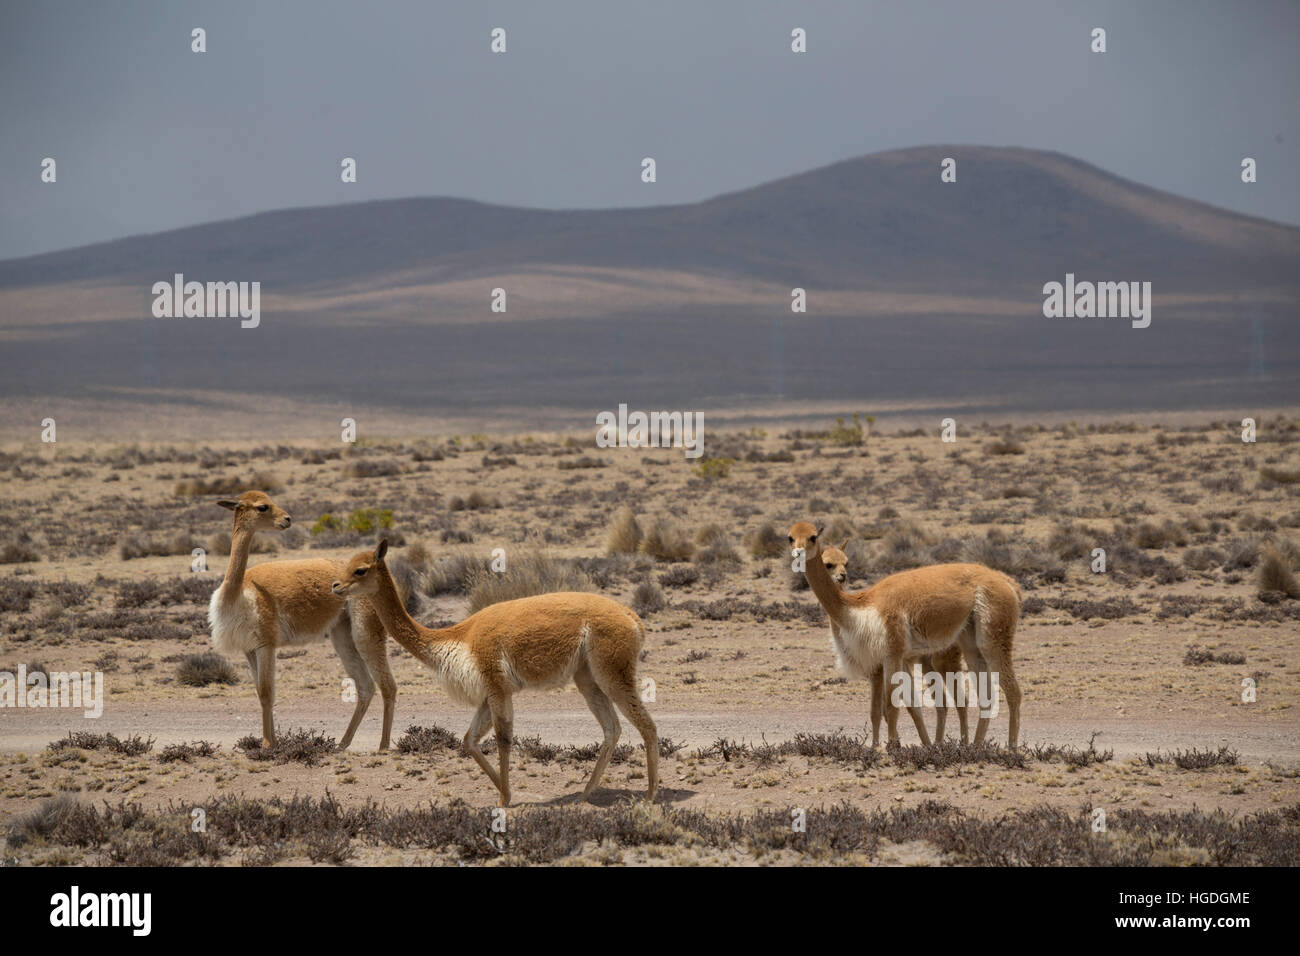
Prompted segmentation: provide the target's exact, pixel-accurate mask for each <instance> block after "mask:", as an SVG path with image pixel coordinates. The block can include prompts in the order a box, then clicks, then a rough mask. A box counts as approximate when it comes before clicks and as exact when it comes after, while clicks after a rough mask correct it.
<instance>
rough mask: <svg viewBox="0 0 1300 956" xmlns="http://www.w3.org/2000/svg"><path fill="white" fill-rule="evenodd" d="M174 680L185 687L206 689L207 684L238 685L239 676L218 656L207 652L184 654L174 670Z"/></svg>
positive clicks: (228, 663) (227, 662)
mask: <svg viewBox="0 0 1300 956" xmlns="http://www.w3.org/2000/svg"><path fill="white" fill-rule="evenodd" d="M176 679H177V680H178V681H180V682H181V683H182V684H184V685H186V686H187V687H207V686H208V685H209V684H238V683H239V675H238V674H237V673H236V672H235V669H234V668H233V667H232V666H231V665H230V661H228V660H226V659H225V658H224V657H222V656H221V655H220V654H216V653H214V652H212V651H207V652H205V653H203V654H186V655H185V657H184V658H182V659H181V662H180V666H178V667H177V668H176Z"/></svg>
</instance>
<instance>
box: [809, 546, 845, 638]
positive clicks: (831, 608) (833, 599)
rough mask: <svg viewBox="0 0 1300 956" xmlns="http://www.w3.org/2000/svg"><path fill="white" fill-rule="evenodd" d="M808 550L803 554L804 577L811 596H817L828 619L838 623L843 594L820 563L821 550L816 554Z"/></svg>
mask: <svg viewBox="0 0 1300 956" xmlns="http://www.w3.org/2000/svg"><path fill="white" fill-rule="evenodd" d="M810 550H811V549H806V550H805V552H804V577H805V578H807V580H808V586H809V587H810V588H812V591H813V594H815V595H817V600H818V601H819V602H821V606H822V607H823V608H825V609H826V613H827V614H828V615H829V616H830V619H831V620H832V621H835V622H836V623H838V622H839V620H840V617H841V615H842V614H843V613H844V594H843V592H841V591H840V586H839V585H838V584H836V583H835V582H834V581H833V580H832V579H831V573H830V572H829V571H827V570H826V565H825V563H823V561H822V552H821V548H820V547H819V548H818V549H817V553H816V554H812V553H809V552H810Z"/></svg>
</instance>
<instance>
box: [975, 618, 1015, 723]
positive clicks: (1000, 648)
mask: <svg viewBox="0 0 1300 956" xmlns="http://www.w3.org/2000/svg"><path fill="white" fill-rule="evenodd" d="M1006 626H1007V625H1006V623H1005V622H999V621H994V622H992V630H994V632H995V634H997V636H999V637H1001V638H1002V640H997V639H990V637H991V635H988V634H985V633H983V632H982V631H977V634H976V639H977V640H979V639H981V638H982V639H983V640H982V641H980V643H981V644H982V645H983V650H984V656H985V659H986V660H987V661H988V664H989V666H992V668H993V672H994V673H995V674H997V675H998V683H997V685H996V686H995V685H992V684H990V690H992V691H993V692H994V693H996V692H997V691H996V688H997V686H1000V687H1001V688H1002V692H1003V693H1004V694H1006V696H1007V719H1008V722H1009V724H1010V727H1009V729H1008V730H1007V744H1008V746H1011V747H1014V746H1016V741H1017V740H1019V739H1020V682H1019V681H1018V680H1016V672H1015V666H1014V665H1013V664H1012V663H1011V655H1010V654H1009V653H1008V652H1007V648H1008V647H1009V646H1010V643H1011V641H1010V638H1009V637H1007V633H1008V632H1007V631H1006V630H1002V631H1001V632H1000V633H998V629H999V628H1006ZM1010 627H1011V631H1010V633H1014V631H1015V623H1014V622H1012V623H1011V625H1010ZM1003 641H1005V643H1003ZM981 723H983V721H982V720H981ZM978 734H979V732H978V731H976V736H977V737H978Z"/></svg>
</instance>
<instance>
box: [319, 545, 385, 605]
mask: <svg viewBox="0 0 1300 956" xmlns="http://www.w3.org/2000/svg"><path fill="white" fill-rule="evenodd" d="M386 554H388V539H387V538H384V539H383V540H382V541H380V542H379V544H378V545H377V546H376V547H375V550H374V551H373V552H371V551H362V552H361V553H360V554H357V555H354V556H353V557H352V560H351V561H349V562H348V563H347V565H346V566H345V567H344V569H343V577H342V578H341V579H339V580H338V581H335V582H334V584H333V586H332V587H331V588H330V590H331V591H333V592H334V593H335V594H337V595H338V596H339V597H357V596H361V595H368V594H374V593H375V592H376V591H378V590H379V572H378V570H377V569H376V568H377V566H379V565H382V564H383V561H384V555H386ZM383 567H384V570H387V569H388V566H387V565H383Z"/></svg>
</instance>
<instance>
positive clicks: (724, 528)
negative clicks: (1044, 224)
mask: <svg viewBox="0 0 1300 956" xmlns="http://www.w3.org/2000/svg"><path fill="white" fill-rule="evenodd" d="M1241 431H1242V429H1241V424H1240V421H1239V420H1229V419H1228V418H1227V417H1226V416H1220V417H1218V418H1215V419H1210V418H1208V417H1207V418H1205V419H1203V420H1199V421H1195V422H1187V421H1186V420H1184V421H1183V422H1182V423H1180V424H1177V425H1174V424H1156V423H1155V422H1154V421H1153V422H1152V423H1140V422H1132V421H1129V422H1123V423H1110V424H1105V423H1103V424H1096V423H1094V424H1090V425H1076V424H1074V423H1054V424H1052V425H1029V424H1021V425H1018V426H997V427H994V426H989V425H980V424H976V423H974V422H971V423H969V424H967V423H965V422H959V423H958V429H957V436H956V441H955V442H952V443H946V442H944V441H941V439H940V433H939V427H938V423H937V421H936V423H935V426H934V427H932V428H926V429H917V430H907V431H900V430H897V429H893V430H887V429H884V428H876V427H873V426H871V425H870V424H869V423H868V422H867V421H866V420H865V419H861V420H857V421H855V420H854V419H853V418H851V417H849V418H845V419H842V420H840V421H839V422H836V421H834V420H827V421H822V422H820V423H818V424H806V425H803V426H800V427H786V426H776V427H765V428H752V429H748V430H744V431H740V430H736V431H731V432H721V431H719V432H709V433H707V435H706V441H705V455H704V457H703V458H700V459H689V458H687V457H686V456H685V455H684V454H683V452H682V450H681V449H671V448H669V449H640V448H637V449H618V448H597V447H595V444H594V442H593V439H592V434H591V433H585V434H577V433H570V434H542V433H534V434H531V435H523V434H506V433H501V434H493V435H478V434H461V435H450V434H448V435H441V436H437V437H422V438H419V439H410V438H407V439H403V438H396V437H395V438H377V437H363V438H362V440H360V441H358V442H357V443H356V444H343V443H341V442H338V441H334V442H331V443H326V442H315V443H309V442H297V443H295V444H292V445H289V444H284V445H266V446H262V447H256V448H249V447H247V446H246V445H245V446H237V445H235V444H233V443H224V444H215V443H214V444H211V445H204V444H193V445H188V444H170V445H163V444H158V445H151V444H143V443H142V444H134V445H121V444H109V443H101V444H94V443H90V444H87V443H82V442H76V443H68V442H59V443H58V444H55V445H52V446H43V447H39V451H38V450H37V449H38V446H36V445H33V444H29V445H27V446H25V447H21V448H20V447H18V446H16V445H10V446H9V448H8V450H7V451H6V452H5V453H4V455H3V459H2V460H0V464H2V465H3V468H4V470H5V473H6V478H5V488H6V494H5V495H4V497H3V501H0V515H2V516H3V526H4V528H5V537H4V540H3V541H0V550H2V558H3V562H4V564H3V567H0V610H2V611H3V628H2V631H0V670H5V671H9V672H11V673H13V672H16V671H17V669H18V667H19V665H22V666H24V667H25V668H26V669H27V671H28V672H33V671H36V670H39V669H43V670H45V671H47V672H51V673H53V672H59V671H78V672H84V671H99V672H102V673H103V675H104V680H105V695H104V696H105V702H104V706H103V716H102V717H101V718H99V719H95V720H88V719H85V718H84V717H82V715H81V712H80V711H73V710H69V709H57V710H56V709H48V708H47V709H28V708H21V709H19V708H5V709H3V710H0V826H3V827H4V828H5V830H6V832H7V834H8V843H7V844H6V849H5V851H4V852H5V857H6V858H16V859H18V860H20V861H23V862H49V863H60V862H61V863H68V862H91V861H96V860H103V861H108V862H126V863H132V862H136V863H140V862H144V863H149V862H153V863H158V862H163V863H183V862H224V863H239V862H244V863H248V862H253V863H269V862H276V861H289V862H306V861H317V862H330V861H332V862H343V861H347V860H351V861H363V862H426V861H427V862H448V863H450V862H465V861H470V860H472V861H475V862H485V861H492V860H496V861H505V862H529V861H532V862H552V861H568V862H588V863H611V862H645V863H653V862H706V863H708V862H733V863H751V862H752V863H765V862H800V861H817V862H862V861H873V862H884V863H891V862H892V863H935V862H952V863H962V862H976V863H979V862H982V863H990V862H1012V863H1015V862H1029V863H1052V862H1062V863H1071V862H1073V863H1089V862H1091V863H1123V862H1155V863H1216V862H1217V863H1259V862H1275V863H1287V864H1294V863H1295V862H1297V853H1300V837H1298V832H1300V831H1298V827H1300V714H1298V713H1297V707H1296V704H1297V701H1300V646H1298V642H1297V635H1298V634H1300V588H1297V587H1296V584H1295V577H1294V576H1295V574H1296V572H1297V569H1300V548H1298V547H1297V544H1298V543H1300V530H1297V529H1298V528H1300V418H1296V417H1294V416H1288V415H1276V414H1272V415H1269V416H1266V417H1263V418H1261V420H1260V421H1259V423H1258V432H1257V441H1255V442H1254V443H1244V442H1243V441H1242V439H1241ZM247 488H260V489H262V490H265V491H267V492H268V493H269V494H270V495H271V496H272V497H273V498H274V499H275V501H276V502H277V503H278V504H280V505H281V506H282V507H284V508H285V509H286V510H287V511H289V512H290V513H291V514H292V515H293V517H294V525H293V527H292V528H291V529H290V530H289V531H287V532H284V533H282V534H261V535H259V537H258V545H257V551H256V553H254V555H253V557H252V563H253V564H256V563H258V562H261V561H266V560H271V559H276V558H286V557H304V556H318V557H319V556H324V557H329V558H333V559H339V560H346V558H348V557H349V556H351V555H352V554H354V553H356V552H357V551H359V550H361V549H363V548H367V547H372V546H373V545H374V543H375V542H376V541H377V540H378V538H379V537H381V536H384V537H387V538H389V540H390V542H391V544H392V546H393V552H392V556H390V561H391V562H392V564H393V566H394V568H395V571H396V573H397V575H398V576H399V578H400V579H401V580H402V581H403V582H404V583H405V584H407V585H408V586H409V588H410V591H411V597H410V601H409V607H411V609H412V612H413V614H414V615H415V617H416V618H417V619H418V620H419V621H421V622H423V623H425V624H445V623H450V622H452V621H454V620H458V619H460V618H461V617H463V616H464V615H465V614H466V613H467V612H468V609H469V607H470V606H471V602H475V603H482V601H484V600H490V599H491V596H492V595H501V596H514V595H515V594H517V593H524V592H525V591H527V590H535V589H537V588H538V587H549V588H552V589H555V588H558V589H590V590H595V591H599V592H600V593H603V594H606V595H608V596H610V597H613V598H615V599H617V600H621V601H624V602H626V603H628V604H629V605H631V606H633V607H635V608H636V609H637V610H638V612H639V613H640V614H641V615H642V617H643V619H644V620H645V622H646V625H647V629H648V632H649V633H648V637H647V642H646V646H645V649H644V652H643V654H642V659H641V665H640V667H641V675H642V676H643V677H646V678H650V679H651V680H652V681H653V682H654V691H653V700H652V701H651V702H649V703H648V706H649V708H650V710H651V713H652V714H653V716H654V718H655V720H656V722H657V724H658V727H659V732H660V735H661V737H662V738H664V740H663V742H662V743H661V752H662V754H663V759H662V761H661V766H660V770H661V780H660V788H661V790H660V797H659V800H658V802H657V806H656V807H654V808H646V807H644V806H642V805H640V804H639V800H640V798H641V796H642V795H643V793H644V788H645V782H646V781H645V776H644V768H645V760H644V752H643V750H642V749H641V746H640V740H639V738H638V736H637V735H636V733H635V731H634V730H632V728H631V727H630V726H628V724H627V722H626V720H624V721H623V736H622V738H621V742H620V752H619V753H618V754H617V755H616V759H615V762H614V763H613V764H612V765H611V767H610V769H609V771H608V772H607V773H606V776H605V779H604V782H603V785H602V787H601V789H600V790H599V791H598V792H597V793H596V796H595V801H594V804H595V806H594V807H592V806H589V805H586V804H583V803H581V802H580V801H579V797H580V794H581V790H582V786H583V784H584V783H585V780H586V775H587V773H588V772H589V769H590V766H591V763H592V759H593V757H594V753H595V750H596V744H598V742H599V739H600V732H599V728H598V726H597V724H596V721H595V720H594V718H593V717H592V716H591V714H590V713H589V712H588V711H587V709H586V707H585V705H584V703H583V700H582V698H581V696H580V695H579V694H578V693H577V692H576V690H574V689H573V688H572V687H570V688H569V689H567V690H564V691H554V692H545V693H525V694H522V695H520V696H519V697H518V698H517V699H516V712H515V734H516V737H517V739H518V745H517V746H516V748H515V751H514V753H515V756H514V774H513V780H512V782H513V785H514V805H513V807H512V809H511V810H510V811H509V812H508V817H507V823H506V825H505V829H504V832H499V831H497V830H494V829H493V817H492V813H491V809H492V807H493V806H494V803H495V792H494V791H493V788H492V787H491V784H490V783H489V781H488V780H487V779H486V778H485V777H484V776H483V774H482V773H481V771H480V770H479V769H478V768H477V766H475V764H474V763H473V761H472V760H471V759H470V758H469V757H468V756H466V755H465V754H464V753H463V752H462V750H461V747H460V741H459V738H460V736H461V735H463V733H464V731H465V728H466V727H467V726H468V723H469V717H470V712H469V709H467V708H465V707H463V706H460V705H457V704H454V703H452V702H451V701H450V700H449V698H447V697H446V696H445V694H444V693H443V692H442V691H441V690H440V689H439V687H438V686H437V684H436V681H435V680H434V679H433V676H432V674H431V673H430V672H429V671H428V670H426V669H425V668H423V667H422V665H420V664H419V662H418V661H416V660H415V659H414V658H412V657H411V655H409V654H408V653H406V652H404V651H403V650H402V649H401V648H399V647H398V646H397V645H396V644H395V643H392V642H390V643H389V651H390V658H391V660H392V665H393V671H394V674H395V676H396V679H397V682H398V697H397V717H396V722H395V726H394V743H395V746H394V748H393V749H392V750H390V751H388V752H386V753H378V752H376V746H377V743H378V738H379V722H380V713H379V712H380V703H379V698H378V697H377V696H376V698H375V700H374V703H373V704H372V706H371V708H370V712H369V713H368V715H367V717H366V720H365V722H364V723H363V725H362V728H361V731H360V733H359V734H358V736H357V739H356V740H355V741H354V743H353V745H352V747H351V749H350V750H348V751H346V752H341V753H340V752H335V751H333V750H332V747H331V745H332V743H333V739H336V738H338V737H339V736H341V735H342V731H343V729H344V727H345V725H346V724H347V720H348V717H349V715H350V714H351V711H352V707H353V705H352V703H350V702H349V701H348V700H346V699H345V692H346V690H347V688H346V686H345V684H344V678H345V677H346V674H345V672H344V670H343V667H342V665H341V664H340V662H339V660H338V658H337V656H336V655H335V653H334V651H333V649H332V648H331V647H330V645H329V644H328V642H321V643H317V644H312V645H308V646H305V647H299V648H292V649H287V650H284V651H282V652H281V653H280V655H279V656H280V659H279V661H278V673H279V680H278V686H277V703H276V719H277V728H278V730H279V732H280V735H281V743H280V746H279V747H277V749H276V751H275V752H273V753H265V752H261V751H260V748H259V747H258V746H257V744H256V742H255V741H249V740H245V739H244V738H246V737H249V736H250V735H252V734H254V733H256V732H257V729H258V707H257V702H256V696H255V693H254V689H253V686H252V684H251V681H250V679H249V677H248V673H247V670H246V668H245V667H244V663H243V661H235V660H230V661H229V662H228V664H229V666H228V667H223V666H222V665H221V663H220V662H217V661H213V660H211V659H204V658H200V657H198V656H197V655H203V654H204V653H205V652H207V651H208V650H209V645H208V634H207V620H206V611H207V603H208V596H209V595H210V594H211V592H212V590H213V589H214V588H216V586H217V584H218V583H219V581H220V579H221V575H222V573H223V571H224V569H225V564H226V560H227V557H226V554H225V552H226V551H228V549H229V533H230V516H229V512H227V511H224V510H222V509H221V508H219V507H217V506H216V505H215V501H216V499H217V498H219V497H222V496H224V495H228V494H231V493H236V492H239V491H242V490H245V489H247ZM799 519H811V520H815V521H817V522H819V523H824V524H825V525H826V531H825V535H826V539H827V540H829V541H830V542H832V543H835V544H839V543H841V541H844V540H847V542H848V548H847V550H848V553H849V557H850V572H851V581H850V586H851V587H853V588H860V587H866V586H868V585H869V584H870V583H872V582H874V581H876V580H878V579H879V578H881V577H883V576H884V575H886V574H888V573H891V572H894V571H899V570H904V569H907V568H911V567H916V566H920V565H923V564H929V563H935V562H943V561H957V560H962V561H979V562H982V563H985V564H988V565H990V566H993V567H995V568H998V569H1000V570H1003V571H1005V572H1006V573H1008V574H1010V575H1011V576H1013V577H1014V578H1015V579H1016V580H1017V581H1018V582H1019V583H1020V586H1021V588H1022V591H1023V594H1024V599H1025V600H1024V608H1023V617H1022V619H1021V623H1020V628H1019V631H1018V633H1017V637H1016V644H1015V660H1016V663H1017V671H1018V674H1019V677H1020V681H1021V684H1022V687H1023V690H1024V704H1023V717H1022V741H1021V743H1022V746H1021V749H1020V751H1019V752H1011V751H1008V750H1007V749H1006V748H1005V746H1003V745H1004V744H1005V738H1006V717H1005V713H1003V714H1002V715H1000V716H999V717H998V718H997V719H996V720H995V721H994V723H993V726H992V729H991V732H990V740H991V741H992V742H993V743H994V744H995V745H996V746H985V747H983V748H973V747H960V746H958V745H957V744H956V743H955V734H956V723H957V722H956V719H955V717H952V716H950V717H949V720H948V743H947V744H946V745H945V746H944V747H943V748H940V749H938V750H934V751H929V752H926V751H924V750H923V749H922V748H920V747H919V746H917V739H916V736H915V731H914V730H913V729H912V727H911V726H910V722H909V721H908V720H907V719H906V717H905V716H904V718H903V719H902V720H900V724H899V726H900V731H901V733H902V744H903V746H902V747H901V748H898V749H894V750H889V751H886V750H884V749H883V748H882V749H881V750H879V751H873V750H872V749H871V747H870V730H869V726H868V720H869V717H868V713H869V712H868V694H867V688H866V687H865V685H864V684H862V683H860V682H854V681H846V680H845V679H844V678H843V677H842V676H841V675H839V674H838V673H837V672H836V670H835V667H834V661H833V658H832V655H831V653H830V649H829V647H828V641H827V628H826V621H825V615H824V613H823V611H822V610H821V608H820V607H819V606H818V604H817V602H816V599H815V598H814V596H813V595H812V593H811V592H810V591H809V590H807V588H806V587H803V588H800V587H799V586H798V583H799V582H798V579H797V578H796V577H795V576H794V575H792V573H791V572H790V570H789V566H790V558H789V556H788V554H787V553H786V550H785V547H784V544H785V532H786V528H787V527H788V526H789V524H790V523H791V522H793V521H795V520H799ZM195 548H202V549H204V551H205V553H206V561H207V566H208V570H207V571H206V572H194V571H191V562H192V560H193V557H192V553H193V550H194V549H195ZM498 548H499V549H501V551H500V552H499V555H500V556H503V557H504V559H505V563H506V571H505V573H504V574H499V573H495V572H493V571H492V570H491V569H490V568H489V567H487V566H486V565H487V562H488V561H489V560H490V559H491V557H492V554H493V551H494V549H498ZM1098 548H1100V549H1104V551H1105V559H1106V568H1105V571H1104V572H1099V571H1095V570H1094V563H1095V561H1096V557H1095V553H1094V552H1095V549H1098ZM1250 688H1253V690H1254V695H1255V696H1254V700H1253V701H1252V700H1250V699H1249V697H1250V695H1249V693H1247V694H1245V695H1244V696H1243V691H1247V690H1249V689H1250ZM933 716H934V715H933V712H931V713H930V714H929V715H928V723H929V724H930V726H933ZM972 723H973V721H972ZM69 734H72V735H74V736H73V737H71V738H70V737H69ZM85 735H89V736H85ZM136 738H138V739H136ZM195 808H202V809H203V810H204V813H205V815H206V816H205V819H206V821H207V825H206V830H203V831H195V830H194V829H193V828H192V826H191V823H192V815H193V811H194V809H195ZM1098 809H1100V810H1102V811H1104V813H1105V819H1106V821H1107V822H1106V824H1105V826H1104V827H1103V828H1100V829H1099V828H1098V827H1097V826H1096V822H1097V816H1096V811H1097V810H1098ZM799 810H803V811H806V814H807V816H806V824H805V829H803V830H800V829H799V828H798V827H797V826H792V825H791V820H792V819H795V818H796V817H797V816H798V811H799ZM792 811H793V812H794V817H792Z"/></svg>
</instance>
